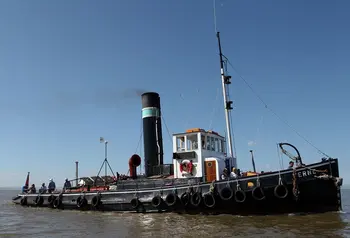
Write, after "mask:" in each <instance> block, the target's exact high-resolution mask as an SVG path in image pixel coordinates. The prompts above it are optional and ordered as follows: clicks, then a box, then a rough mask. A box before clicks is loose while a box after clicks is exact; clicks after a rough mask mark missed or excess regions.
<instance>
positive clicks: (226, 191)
mask: <svg viewBox="0 0 350 238" xmlns="http://www.w3.org/2000/svg"><path fill="white" fill-rule="evenodd" d="M233 195H234V194H233V190H232V188H230V187H224V188H223V189H222V190H221V191H220V198H221V199H222V200H224V201H228V200H231V199H232V197H233Z"/></svg>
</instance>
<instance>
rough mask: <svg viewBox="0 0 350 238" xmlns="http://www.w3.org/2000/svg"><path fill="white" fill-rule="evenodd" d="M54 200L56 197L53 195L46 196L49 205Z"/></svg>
mask: <svg viewBox="0 0 350 238" xmlns="http://www.w3.org/2000/svg"><path fill="white" fill-rule="evenodd" d="M55 200H56V197H55V196H54V195H50V196H49V197H48V198H47V202H48V203H49V205H50V206H52V205H53V202H54V201H55Z"/></svg>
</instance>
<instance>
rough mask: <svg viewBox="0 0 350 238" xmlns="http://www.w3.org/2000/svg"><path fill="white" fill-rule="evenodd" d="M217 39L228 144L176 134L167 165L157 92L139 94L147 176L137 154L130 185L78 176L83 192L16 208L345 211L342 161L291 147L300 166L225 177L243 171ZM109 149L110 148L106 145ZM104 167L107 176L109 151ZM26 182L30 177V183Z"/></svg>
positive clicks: (31, 197) (198, 133)
mask: <svg viewBox="0 0 350 238" xmlns="http://www.w3.org/2000/svg"><path fill="white" fill-rule="evenodd" d="M217 39H218V45H219V55H220V66H221V81H222V87H223V96H224V105H225V119H226V129H227V130H226V134H227V138H225V137H223V136H221V135H219V134H218V133H216V132H214V131H206V130H204V129H200V128H194V129H189V130H187V131H186V132H184V133H179V134H174V135H173V138H172V139H173V158H172V164H164V163H163V140H162V120H161V119H162V116H161V108H160V97H159V94H158V93H155V92H147V93H144V94H143V95H142V96H141V97H142V120H143V142H144V165H145V174H144V175H137V170H136V169H137V167H138V166H140V164H141V158H140V156H139V155H137V154H134V155H133V156H132V157H131V158H130V160H129V171H130V176H129V177H125V178H124V179H123V178H121V177H120V176H118V179H117V180H115V179H114V178H113V177H111V176H107V172H106V175H105V176H99V174H98V175H97V176H94V177H83V178H80V180H83V181H84V185H83V186H80V187H79V186H77V187H74V188H70V189H65V190H63V191H60V192H53V193H43V194H38V193H35V194H33V193H20V194H18V195H17V196H16V197H14V198H13V202H14V203H15V204H20V205H22V206H39V207H49V208H51V209H81V210H100V211H123V212H125V211H134V212H178V213H209V214H237V215H254V214H256V215H258V214H260V215H266V214H278V213H300V212H306V213H308V212H326V211H337V210H340V209H341V194H340V186H341V185H342V179H341V178H339V170H338V159H333V158H329V157H328V158H322V159H320V162H318V163H313V164H307V165H306V164H304V163H303V161H302V157H301V155H300V153H299V151H298V150H297V148H295V147H294V146H293V145H291V144H288V143H280V144H278V146H279V149H280V150H281V152H282V153H284V154H286V155H287V156H289V158H290V159H292V160H294V161H295V162H296V164H297V166H296V167H294V168H291V169H284V170H279V171H274V172H265V173H263V172H261V173H258V172H256V171H255V166H254V164H253V167H254V172H245V173H240V172H239V171H236V173H235V174H236V176H233V177H230V176H229V174H227V176H224V177H222V175H223V171H225V169H226V171H231V170H232V167H234V168H238V167H237V161H236V158H235V156H234V154H233V147H232V139H231V129H230V120H229V118H230V110H231V109H232V107H231V103H232V101H229V99H228V93H227V90H228V89H227V88H228V85H229V84H230V83H231V82H230V78H231V76H226V74H225V70H224V63H225V61H224V58H225V59H226V57H224V56H223V54H222V52H221V44H220V35H219V32H218V33H217ZM226 143H227V145H228V148H226ZM105 145H106V148H107V142H105ZM286 147H290V148H291V149H293V150H294V151H295V152H296V155H292V153H290V152H288V151H287V150H286V149H285V148H286ZM106 151H107V150H106ZM227 152H228V153H227ZM104 163H105V169H106V171H107V165H108V166H109V164H108V161H107V153H106V157H105V161H104ZM102 167H103V166H101V169H102ZM101 169H100V171H101ZM111 170H112V169H111ZM112 173H113V171H112ZM28 179H29V174H28V177H27V184H29V182H28Z"/></svg>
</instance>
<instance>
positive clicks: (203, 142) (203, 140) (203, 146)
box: [201, 136, 206, 150]
mask: <svg viewBox="0 0 350 238" xmlns="http://www.w3.org/2000/svg"><path fill="white" fill-rule="evenodd" d="M201 143H202V149H203V150H205V148H206V144H205V136H201Z"/></svg>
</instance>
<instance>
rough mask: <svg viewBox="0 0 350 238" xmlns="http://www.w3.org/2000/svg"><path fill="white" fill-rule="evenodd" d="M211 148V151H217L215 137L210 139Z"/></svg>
mask: <svg viewBox="0 0 350 238" xmlns="http://www.w3.org/2000/svg"><path fill="white" fill-rule="evenodd" d="M210 146H211V148H210V149H211V150H212V151H215V139H214V137H210Z"/></svg>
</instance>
